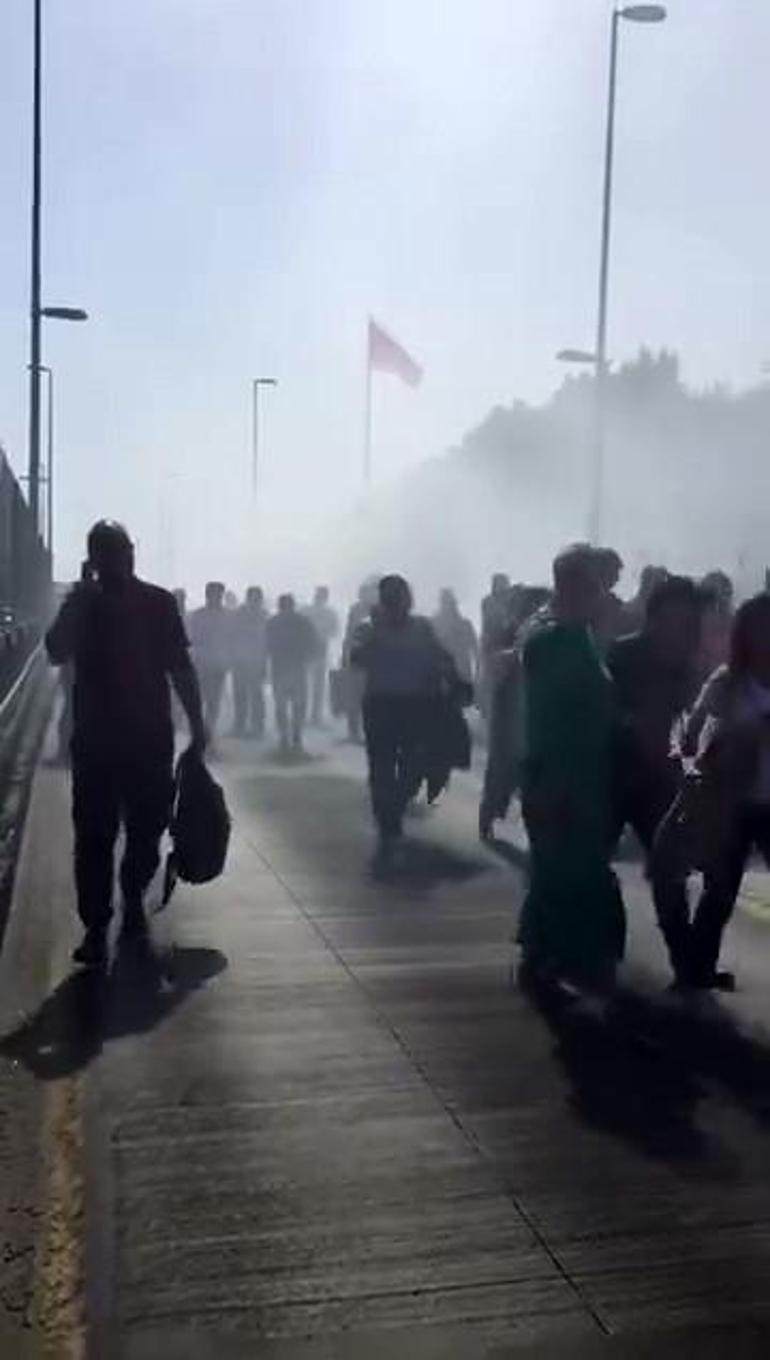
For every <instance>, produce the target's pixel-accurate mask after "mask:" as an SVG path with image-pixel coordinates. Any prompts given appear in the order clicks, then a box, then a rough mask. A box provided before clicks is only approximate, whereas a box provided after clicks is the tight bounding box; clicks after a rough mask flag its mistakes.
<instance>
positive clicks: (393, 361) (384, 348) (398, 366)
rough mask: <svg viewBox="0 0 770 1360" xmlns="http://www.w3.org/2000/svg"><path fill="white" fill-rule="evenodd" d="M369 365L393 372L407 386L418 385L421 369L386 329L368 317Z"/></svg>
mask: <svg viewBox="0 0 770 1360" xmlns="http://www.w3.org/2000/svg"><path fill="white" fill-rule="evenodd" d="M369 367H370V369H371V368H376V369H379V371H380V372H381V373H395V375H396V377H397V378H400V379H401V381H402V382H405V383H407V384H408V386H409V387H419V385H420V383H421V382H422V369H421V368H420V365H419V364H417V363H415V361H414V359H413V358H412V357H411V355H410V354H407V352H406V350H405V349H403V348H402V347H401V345H399V344H398V342H397V341H396V340H394V339H393V338H392V337H391V336H390V335H388V333H387V331H384V330H383V329H382V327H381V326H378V325H377V322H376V321H372V320H371V318H370V319H369Z"/></svg>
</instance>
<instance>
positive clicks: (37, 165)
mask: <svg viewBox="0 0 770 1360" xmlns="http://www.w3.org/2000/svg"><path fill="white" fill-rule="evenodd" d="M42 10H43V6H42V0H34V13H33V43H32V224H31V239H30V247H31V250H30V254H31V274H30V296H29V309H30V331H29V462H28V468H27V483H28V488H29V508H30V514H31V516H32V526H33V529H34V532H35V535H37V534H38V533H39V530H40V374H41V372H42V371H43V367H42V365H41V331H42V320H43V317H50V318H52V319H54V320H59V321H85V320H86V318H87V313H86V312H84V311H83V310H82V308H80V307H43V306H42V305H41V272H42V271H41V233H40V225H41V203H42V140H43V138H42V131H43V127H42V124H43V102H42V94H43V89H42V83H43V82H42V70H43V13H42ZM49 391H50V389H49ZM49 496H50V489H49Z"/></svg>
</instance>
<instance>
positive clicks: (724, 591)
mask: <svg viewBox="0 0 770 1360" xmlns="http://www.w3.org/2000/svg"><path fill="white" fill-rule="evenodd" d="M701 590H702V591H703V595H704V599H705V605H704V611H703V629H702V638H701V659H700V669H701V676H702V678H703V680H707V679H708V677H709V676H710V675H712V674H713V673H714V671H715V670H716V669H717V667H718V666H724V665H725V664H726V663H727V660H728V657H729V655H730V634H731V631H732V625H733V612H734V604H735V591H734V587H733V583H732V581H731V580H730V577H729V576H728V575H727V573H726V572H724V571H710V572H708V573H707V574H706V575H705V576H704V577H703V580H702V581H701Z"/></svg>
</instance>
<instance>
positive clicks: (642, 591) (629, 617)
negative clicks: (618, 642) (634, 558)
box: [623, 563, 668, 636]
mask: <svg viewBox="0 0 770 1360" xmlns="http://www.w3.org/2000/svg"><path fill="white" fill-rule="evenodd" d="M667 576H668V572H667V570H666V568H665V567H656V566H653V564H652V563H648V564H647V565H646V566H644V567H642V570H641V572H640V574H639V586H638V589H637V592H636V594H635V595H634V596H632V598H631V599H630V600H628V601H627V603H626V604H625V605H624V608H623V633H624V635H626V636H627V635H628V634H630V633H637V632H638V631H639V629H640V628H643V627H644V621H645V618H646V617H647V602H648V600H649V599H650V596H651V595H652V592H653V591H654V590H655V588H656V586H659V585H660V583H661V581H665V579H666V577H667Z"/></svg>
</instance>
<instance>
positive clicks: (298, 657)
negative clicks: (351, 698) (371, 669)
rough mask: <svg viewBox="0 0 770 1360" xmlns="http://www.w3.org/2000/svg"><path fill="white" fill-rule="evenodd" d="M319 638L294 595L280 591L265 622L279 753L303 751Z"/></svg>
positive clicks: (284, 754)
mask: <svg viewBox="0 0 770 1360" xmlns="http://www.w3.org/2000/svg"><path fill="white" fill-rule="evenodd" d="M317 650H318V641H317V638H316V634H315V629H314V628H313V625H312V623H311V622H310V620H309V619H306V618H305V617H304V615H302V614H299V613H298V612H297V606H296V604H295V601H294V596H293V595H281V596H280V597H279V599H278V613H277V614H274V615H273V617H272V618H271V619H270V621H269V622H268V625H267V652H268V656H269V658H270V675H271V679H272V682H273V697H274V699H275V721H276V726H277V728H278V737H279V741H280V751H281V755H283V756H288V755H290V754H291V752H292V751H293V752H294V754H296V755H299V754H301V752H302V733H303V731H304V728H305V721H306V718H307V691H308V671H309V669H310V666H311V664H312V662H313V660H314V659H315V656H316V653H317Z"/></svg>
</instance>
